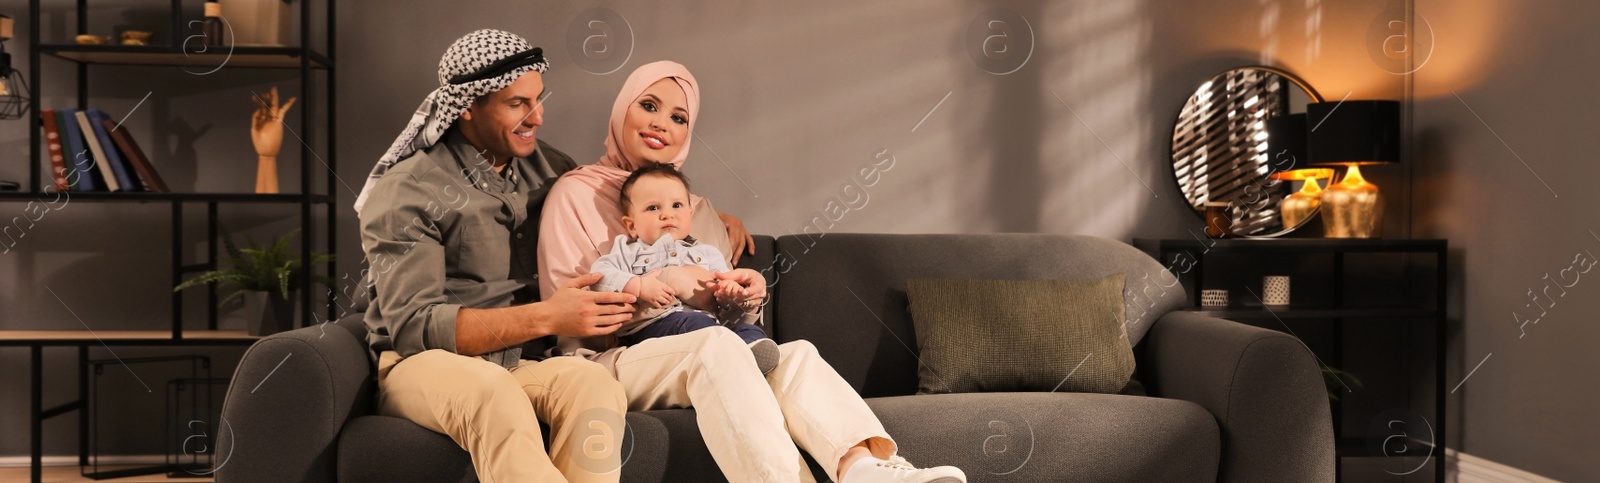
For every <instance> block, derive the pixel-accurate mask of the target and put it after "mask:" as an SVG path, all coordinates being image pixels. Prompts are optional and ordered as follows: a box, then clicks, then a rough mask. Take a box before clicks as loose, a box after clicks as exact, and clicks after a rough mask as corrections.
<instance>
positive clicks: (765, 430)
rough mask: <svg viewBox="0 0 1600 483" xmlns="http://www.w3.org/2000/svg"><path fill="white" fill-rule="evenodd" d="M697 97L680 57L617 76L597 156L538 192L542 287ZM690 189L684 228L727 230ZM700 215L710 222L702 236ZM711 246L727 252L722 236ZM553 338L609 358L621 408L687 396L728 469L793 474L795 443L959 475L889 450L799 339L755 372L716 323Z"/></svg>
mask: <svg viewBox="0 0 1600 483" xmlns="http://www.w3.org/2000/svg"><path fill="white" fill-rule="evenodd" d="M699 107H700V91H699V87H698V85H697V84H696V83H695V80H694V77H693V76H692V75H690V74H689V71H688V69H685V68H684V67H683V66H682V65H679V64H677V63H674V62H667V61H662V62H655V63H651V64H646V65H644V66H641V67H639V69H638V70H635V71H634V72H633V74H632V75H630V76H628V80H627V82H626V83H625V84H623V87H622V92H620V93H618V95H617V100H616V102H615V103H614V104H613V106H612V109H611V122H610V125H609V128H608V135H607V137H606V141H605V146H606V154H605V156H604V157H602V158H600V161H599V162H598V163H596V164H594V165H590V166H582V167H579V168H578V169H576V170H573V171H572V172H569V173H567V174H566V175H564V176H562V177H561V179H560V180H558V181H557V182H556V184H555V186H553V187H552V188H551V190H550V195H549V198H548V199H547V200H546V202H545V206H544V213H543V215H542V216H541V225H540V233H541V235H540V240H539V272H540V273H539V285H540V291H541V292H542V293H543V294H545V295H549V294H551V293H553V292H554V291H555V289H556V288H557V287H560V286H561V284H562V283H564V282H565V281H567V280H570V279H572V278H574V277H577V276H580V275H583V274H585V273H587V272H588V267H589V266H590V265H591V264H592V263H593V262H594V260H595V259H596V258H598V257H600V255H601V254H602V253H605V252H607V251H608V250H609V249H610V248H611V247H610V244H611V242H612V240H613V239H614V238H615V237H616V236H617V235H619V234H623V233H626V231H625V230H624V229H623V227H622V224H621V222H620V219H621V217H622V214H621V209H620V207H619V200H618V197H619V196H620V188H621V184H622V181H623V180H624V179H625V178H627V176H628V174H629V173H630V172H631V171H632V170H634V169H637V168H639V167H642V166H644V165H646V164H647V163H655V162H661V163H670V164H672V165H674V166H678V167H679V168H680V169H681V167H682V165H683V162H684V159H685V158H687V157H688V154H689V144H690V141H691V140H692V138H691V135H690V133H691V132H692V131H693V130H694V124H695V121H696V118H697V116H698V114H699ZM691 198H692V200H691V204H692V205H694V221H693V225H694V226H695V227H696V230H695V234H694V235H695V237H696V238H698V239H701V240H702V241H706V240H716V239H718V238H720V237H722V236H726V234H722V233H717V232H719V231H721V230H719V228H721V226H722V225H721V224H720V223H716V221H717V220H718V219H717V218H714V217H713V216H715V215H716V212H715V211H714V209H713V208H711V206H710V203H709V202H707V201H705V200H704V199H702V198H700V197H696V196H691ZM700 227H707V228H712V230H706V231H709V232H710V233H705V235H706V236H701V235H702V233H704V231H702V229H700ZM741 231H742V230H741ZM713 243H714V242H713ZM720 248H722V249H724V250H725V251H724V253H729V251H727V246H726V244H724V245H723V246H722V247H720ZM722 277H733V278H730V279H732V280H734V281H736V282H738V283H739V284H740V285H743V286H745V287H746V289H747V292H749V293H750V294H751V295H750V298H751V299H752V300H760V299H761V298H762V297H764V296H765V294H766V283H765V281H764V280H762V279H761V278H760V277H737V276H731V275H719V278H722ZM558 350H559V351H561V352H562V353H563V354H567V355H582V356H586V357H589V358H591V359H594V360H596V361H598V362H601V363H602V364H604V365H606V366H607V367H611V368H612V369H613V371H612V372H613V374H615V375H616V377H617V380H618V381H620V382H621V383H622V386H623V390H624V391H625V392H626V393H627V395H628V405H629V409H630V410H634V411H642V410H649V409H662V408H674V407H691V406H692V407H694V408H695V410H696V415H697V421H698V424H699V427H700V433H701V436H703V437H704V438H705V441H706V446H707V448H708V449H709V450H710V452H711V456H712V458H713V459H715V460H716V462H717V466H718V467H719V468H721V469H722V472H723V474H724V475H725V476H726V477H727V478H728V480H730V481H740V482H743V481H799V478H800V475H801V471H803V470H804V468H803V467H802V464H801V461H802V460H801V459H800V455H799V453H798V452H797V451H796V449H795V446H796V445H797V444H798V445H799V447H800V448H801V449H804V450H805V451H806V452H807V453H810V454H811V456H812V458H814V459H816V460H817V462H818V463H820V464H821V465H822V466H823V468H824V469H826V470H827V472H828V475H829V476H830V477H832V478H833V479H834V481H837V482H841V483H854V482H890V481H892V482H939V483H954V482H965V481H966V476H965V475H964V474H963V473H962V472H961V470H960V469H957V468H954V467H948V466H945V467H937V468H928V469H917V468H915V467H913V466H911V465H910V464H909V463H907V462H906V461H905V459H903V458H900V457H898V456H896V455H895V452H896V446H895V443H894V440H893V439H890V437H889V435H888V433H887V432H885V431H884V429H883V425H882V423H880V422H879V421H878V419H877V417H876V416H874V415H873V414H872V411H871V410H870V409H869V408H867V405H866V403H865V402H864V401H862V400H861V397H860V395H858V394H856V392H855V390H854V389H853V388H851V387H850V385H849V383H846V382H845V381H844V379H843V378H841V377H839V374H838V373H837V372H835V371H834V370H833V368H832V367H830V366H829V365H828V363H827V362H826V361H824V360H822V357H821V356H819V355H818V354H817V350H816V348H815V347H814V346H812V345H811V343H809V342H806V341H794V342H790V343H787V344H783V345H781V346H779V354H780V355H779V361H778V366H777V368H775V369H774V370H772V371H771V373H769V374H768V375H767V376H766V377H765V378H763V377H762V375H761V373H760V370H759V369H758V368H757V367H756V361H755V359H754V357H752V356H751V355H750V350H749V349H748V348H747V347H746V346H745V344H744V342H743V341H742V340H740V339H739V337H738V336H736V335H734V334H733V332H731V331H729V330H726V329H722V328H713V329H711V330H700V331H695V332H690V333H687V334H682V335H676V336H671V337H663V338H658V339H650V340H646V341H644V342H641V343H639V344H637V345H634V346H631V347H626V348H623V347H618V345H617V343H616V341H615V339H607V338H591V339H583V340H563V341H562V343H561V347H560V349H558Z"/></svg>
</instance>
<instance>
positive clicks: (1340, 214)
mask: <svg viewBox="0 0 1600 483" xmlns="http://www.w3.org/2000/svg"><path fill="white" fill-rule="evenodd" d="M1306 114H1307V118H1306V119H1307V121H1308V122H1310V123H1312V125H1311V130H1310V131H1309V132H1307V133H1306V157H1307V158H1308V161H1310V163H1311V164H1312V165H1318V166H1328V165H1333V166H1345V167H1346V168H1345V174H1344V178H1343V179H1340V180H1339V181H1338V182H1336V183H1333V184H1330V185H1328V189H1327V190H1325V191H1324V192H1323V193H1322V208H1323V210H1322V216H1323V217H1322V224H1323V229H1324V230H1323V231H1324V232H1325V233H1326V235H1327V236H1328V238H1376V237H1378V231H1379V228H1380V227H1381V226H1382V225H1383V199H1382V197H1380V196H1379V192H1378V186H1377V185H1374V184H1372V183H1369V182H1367V180H1366V179H1364V178H1362V177H1361V168H1360V167H1361V166H1362V165H1371V164H1387V163H1397V162H1400V103H1399V102H1398V101H1344V102H1319V103H1313V104H1310V105H1308V106H1306Z"/></svg>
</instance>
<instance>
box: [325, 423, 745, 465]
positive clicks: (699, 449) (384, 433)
mask: <svg viewBox="0 0 1600 483" xmlns="http://www.w3.org/2000/svg"><path fill="white" fill-rule="evenodd" d="M539 430H540V431H541V432H542V434H544V435H545V437H546V438H547V439H548V438H549V435H550V428H549V427H548V426H545V425H543V424H540V425H539ZM547 443H548V442H547ZM338 468H339V481H341V482H356V483H360V482H399V483H405V482H418V483H423V482H429V483H431V482H451V481H459V482H475V481H478V477H477V473H476V472H475V471H473V469H472V458H471V457H470V456H469V455H468V454H467V452H466V450H463V449H461V447H460V446H457V445H456V443H455V441H451V440H450V437H448V436H445V435H443V434H439V433H435V432H433V431H429V430H428V429H427V428H423V427H422V426H418V425H417V424H416V423H413V422H411V421H407V420H405V419H402V418H397V417H392V416H363V417H359V418H356V419H354V420H351V421H350V424H348V425H346V426H345V428H344V431H343V432H342V433H340V435H339V457H338ZM685 478H688V479H691V480H694V481H720V480H721V478H722V472H721V471H720V470H718V469H717V463H716V461H714V460H712V459H711V452H710V451H709V450H707V449H706V443H705V439H703V438H701V437H700V428H699V426H697V425H696V423H695V414H694V410H691V409H663V410H656V411H630V412H628V426H627V432H625V433H624V434H623V438H622V481H626V482H629V483H644V482H669V481H683V480H684V479H685Z"/></svg>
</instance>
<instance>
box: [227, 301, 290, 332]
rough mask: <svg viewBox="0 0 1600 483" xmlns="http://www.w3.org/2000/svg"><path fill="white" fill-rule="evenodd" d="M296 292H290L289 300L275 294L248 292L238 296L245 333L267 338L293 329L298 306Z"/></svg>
mask: <svg viewBox="0 0 1600 483" xmlns="http://www.w3.org/2000/svg"><path fill="white" fill-rule="evenodd" d="M298 295H299V293H298V292H290V293H289V300H284V299H283V295H281V294H278V293H276V292H250V293H246V294H244V295H241V296H239V298H241V299H243V300H244V304H243V307H242V308H241V310H240V312H241V313H242V315H243V318H244V327H245V332H248V333H249V334H250V335H254V336H263V337H264V336H269V335H272V334H276V333H279V332H284V331H287V330H290V329H293V328H294V322H295V315H296V314H297V313H298V312H299V311H298V310H296V309H297V308H299V305H300V297H298Z"/></svg>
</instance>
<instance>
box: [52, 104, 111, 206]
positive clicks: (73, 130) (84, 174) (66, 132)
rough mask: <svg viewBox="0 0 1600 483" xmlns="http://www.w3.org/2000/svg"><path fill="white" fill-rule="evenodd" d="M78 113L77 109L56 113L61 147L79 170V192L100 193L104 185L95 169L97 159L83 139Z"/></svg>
mask: <svg viewBox="0 0 1600 483" xmlns="http://www.w3.org/2000/svg"><path fill="white" fill-rule="evenodd" d="M77 114H78V111H77V110H76V109H62V110H60V111H56V123H57V124H59V125H60V127H59V128H58V130H59V131H61V133H62V137H64V138H66V139H65V140H63V142H62V144H61V147H62V149H65V150H66V155H67V159H71V160H72V166H73V168H74V169H77V170H78V174H79V176H78V184H77V186H76V188H77V190H78V191H99V190H100V187H101V186H103V185H104V183H103V181H102V180H101V179H99V175H100V173H99V171H97V170H96V169H95V158H94V156H93V153H90V152H89V149H88V148H87V147H86V146H87V145H86V144H85V142H84V139H83V130H82V127H80V126H79V125H78V116H77Z"/></svg>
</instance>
